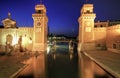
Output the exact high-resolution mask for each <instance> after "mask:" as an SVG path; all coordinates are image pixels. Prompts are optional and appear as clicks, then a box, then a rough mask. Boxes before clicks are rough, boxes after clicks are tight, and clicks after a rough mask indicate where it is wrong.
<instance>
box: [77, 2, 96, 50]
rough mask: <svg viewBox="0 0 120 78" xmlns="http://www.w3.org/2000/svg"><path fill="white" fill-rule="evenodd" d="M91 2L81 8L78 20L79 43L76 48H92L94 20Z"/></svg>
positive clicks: (94, 15)
mask: <svg viewBox="0 0 120 78" xmlns="http://www.w3.org/2000/svg"><path fill="white" fill-rule="evenodd" d="M95 17H96V14H95V13H93V4H84V5H83V7H82V9H81V16H80V17H79V19H78V22H79V43H78V50H79V51H81V50H92V49H94V20H95Z"/></svg>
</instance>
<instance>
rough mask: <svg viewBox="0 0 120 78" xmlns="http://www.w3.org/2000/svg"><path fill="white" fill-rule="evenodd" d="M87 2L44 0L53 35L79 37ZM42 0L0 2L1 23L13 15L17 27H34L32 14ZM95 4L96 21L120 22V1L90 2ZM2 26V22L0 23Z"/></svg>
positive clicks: (90, 0) (98, 0) (4, 0)
mask: <svg viewBox="0 0 120 78" xmlns="http://www.w3.org/2000/svg"><path fill="white" fill-rule="evenodd" d="M85 1H86V0H43V4H45V6H46V8H47V16H48V19H49V21H48V26H49V28H50V32H51V33H53V34H64V35H69V36H73V35H74V36H77V33H78V17H79V16H80V9H81V6H82V5H83V4H84V3H85ZM39 3H40V0H0V21H1V20H3V19H5V18H6V17H7V14H8V12H10V13H11V15H12V19H14V20H16V21H17V26H19V27H20V26H33V19H32V13H34V12H35V9H34V7H35V5H36V4H39ZM88 3H93V4H94V12H95V13H96V16H97V17H96V20H102V21H103V20H120V10H119V9H120V5H119V3H120V0H88ZM0 24H1V22H0Z"/></svg>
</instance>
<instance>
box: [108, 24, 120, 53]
mask: <svg viewBox="0 0 120 78" xmlns="http://www.w3.org/2000/svg"><path fill="white" fill-rule="evenodd" d="M106 44H107V48H108V50H110V51H113V52H117V53H120V24H118V25H114V26H111V27H108V28H107V39H106Z"/></svg>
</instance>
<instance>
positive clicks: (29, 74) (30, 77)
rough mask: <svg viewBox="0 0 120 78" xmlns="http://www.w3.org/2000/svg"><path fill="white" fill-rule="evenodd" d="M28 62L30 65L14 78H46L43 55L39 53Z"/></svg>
mask: <svg viewBox="0 0 120 78" xmlns="http://www.w3.org/2000/svg"><path fill="white" fill-rule="evenodd" d="M30 60H31V62H30V64H29V65H28V66H27V67H26V68H25V69H24V70H23V71H22V72H20V73H19V74H18V76H16V77H15V78H46V65H45V54H44V53H41V54H39V55H38V56H34V57H32V58H31V59H30Z"/></svg>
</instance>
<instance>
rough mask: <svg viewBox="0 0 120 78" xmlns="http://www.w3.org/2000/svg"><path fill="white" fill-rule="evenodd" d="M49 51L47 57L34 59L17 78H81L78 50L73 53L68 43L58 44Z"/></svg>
mask: <svg viewBox="0 0 120 78" xmlns="http://www.w3.org/2000/svg"><path fill="white" fill-rule="evenodd" d="M50 47H51V46H50ZM49 49H50V50H49V52H47V55H44V54H40V55H39V56H38V57H33V58H32V63H31V64H30V65H29V66H28V67H26V68H25V69H24V70H23V71H22V72H20V73H19V75H18V76H17V77H16V78H79V73H78V71H79V70H78V69H79V68H78V54H77V52H76V51H77V50H76V49H77V48H76V49H74V51H71V50H69V44H68V43H56V45H55V46H52V47H51V48H49Z"/></svg>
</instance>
